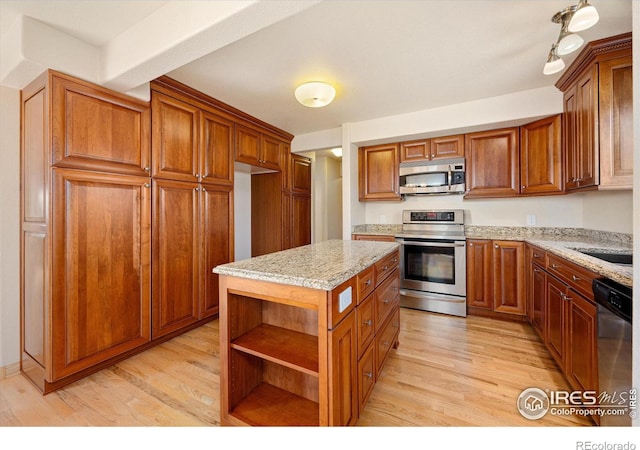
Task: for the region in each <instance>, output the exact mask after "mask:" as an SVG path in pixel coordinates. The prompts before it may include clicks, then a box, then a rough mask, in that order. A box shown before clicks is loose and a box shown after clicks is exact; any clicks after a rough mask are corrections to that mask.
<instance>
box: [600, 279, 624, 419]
mask: <svg viewBox="0 0 640 450" xmlns="http://www.w3.org/2000/svg"><path fill="white" fill-rule="evenodd" d="M593 296H594V298H595V301H596V303H597V306H598V384H599V395H603V393H605V394H606V395H607V396H613V395H616V394H617V395H619V394H620V393H629V391H630V390H631V388H632V387H631V317H632V290H631V288H629V287H627V286H623V285H621V284H619V283H616V282H615V281H612V280H609V279H595V280H593ZM628 412H629V411H627V413H626V414H624V415H608V414H606V413H605V414H604V415H603V416H601V417H600V425H602V426H631V417H629V414H628Z"/></svg>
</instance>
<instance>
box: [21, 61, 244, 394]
mask: <svg viewBox="0 0 640 450" xmlns="http://www.w3.org/2000/svg"><path fill="white" fill-rule="evenodd" d="M21 105H22V106H21V108H22V111H21V116H22V121H21V127H22V130H21V135H22V143H21V147H22V152H21V153H22V155H21V178H22V190H21V221H22V230H21V355H22V356H21V371H22V372H23V373H24V374H25V375H26V376H27V377H28V378H29V379H30V380H31V381H32V382H33V384H34V385H35V386H36V387H38V388H39V389H40V390H41V391H42V392H43V393H48V392H51V391H53V390H55V389H58V388H59V387H62V386H64V385H66V384H68V383H70V382H73V381H75V380H77V379H80V378H82V377H83V376H86V375H88V374H90V373H92V372H95V371H97V370H100V369H102V368H104V367H106V366H108V365H111V364H113V363H115V362H117V361H119V360H121V359H124V358H126V357H128V356H130V355H132V354H134V353H138V352H140V351H142V350H144V349H146V348H149V347H151V346H153V345H156V344H157V343H159V342H162V341H164V340H166V339H169V338H171V337H173V336H176V335H178V334H180V333H182V332H184V331H186V330H188V329H190V328H193V327H196V326H198V325H201V324H203V323H205V322H206V321H209V320H211V319H212V318H213V317H214V316H215V315H216V314H217V313H218V295H219V293H218V291H219V290H218V275H217V274H213V273H211V270H212V268H213V267H215V266H216V265H219V264H222V263H226V262H230V261H232V260H233V242H234V239H233V150H234V127H235V122H234V120H232V117H231V116H230V115H229V114H226V113H225V112H224V111H222V110H219V109H216V108H215V107H213V106H211V105H208V104H205V103H202V102H198V101H197V99H194V98H190V97H189V96H187V95H185V94H184V93H181V92H179V91H176V90H172V89H170V88H169V87H167V86H165V85H163V84H162V83H161V82H158V83H156V82H154V83H152V102H151V105H149V103H148V102H144V101H140V100H137V99H133V98H131V97H128V96H126V95H122V94H119V93H115V92H112V91H110V90H108V89H105V88H103V87H100V86H97V85H94V84H91V83H88V82H85V81H82V80H78V79H75V78H73V77H70V76H67V75H64V74H61V73H58V72H55V71H48V72H46V73H44V74H43V75H41V76H40V77H38V78H37V79H36V80H34V81H33V82H32V83H31V84H30V85H28V86H27V87H26V88H25V89H24V90H23V91H22V100H21Z"/></svg>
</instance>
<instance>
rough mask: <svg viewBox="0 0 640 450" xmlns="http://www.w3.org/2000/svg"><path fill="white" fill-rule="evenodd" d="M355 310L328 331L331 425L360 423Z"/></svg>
mask: <svg viewBox="0 0 640 450" xmlns="http://www.w3.org/2000/svg"><path fill="white" fill-rule="evenodd" d="M355 317H356V314H355V311H352V312H351V313H350V314H348V315H347V316H346V317H345V318H344V319H342V321H341V322H340V323H339V324H338V326H336V327H335V328H334V329H333V330H331V331H329V355H330V357H329V378H330V382H329V424H330V425H334V426H342V425H352V424H354V423H355V422H356V420H358V355H357V353H358V347H357V331H356V325H355Z"/></svg>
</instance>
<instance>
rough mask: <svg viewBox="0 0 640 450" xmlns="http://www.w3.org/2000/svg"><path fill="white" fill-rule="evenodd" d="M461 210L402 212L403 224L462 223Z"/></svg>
mask: <svg viewBox="0 0 640 450" xmlns="http://www.w3.org/2000/svg"><path fill="white" fill-rule="evenodd" d="M463 214H464V212H463V210H459V209H455V210H421V211H403V217H402V219H403V222H404V223H433V222H440V223H451V224H461V223H464V219H463V217H464V216H463Z"/></svg>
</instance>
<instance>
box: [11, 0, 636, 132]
mask: <svg viewBox="0 0 640 450" xmlns="http://www.w3.org/2000/svg"><path fill="white" fill-rule="evenodd" d="M576 2H577V0H561V1H558V0H517V1H514V0H491V1H486V0H423V1H339V0H324V1H321V2H318V3H317V4H312V5H311V6H309V7H307V8H306V9H304V10H302V11H301V12H298V13H297V14H295V15H293V16H290V17H288V18H285V19H283V20H280V21H278V22H276V23H274V24H272V25H269V26H266V28H263V29H260V30H259V31H256V32H253V33H252V34H249V35H247V36H245V37H243V38H240V39H237V40H235V41H234V42H231V43H230V44H228V45H225V46H223V47H222V48H219V49H217V50H216V51H214V52H212V53H210V54H207V55H205V56H203V57H200V58H199V59H195V60H193V61H192V62H190V63H187V64H186V65H182V66H181V67H177V68H175V69H174V70H171V71H169V73H168V75H169V76H171V77H173V78H175V79H177V80H179V81H182V82H184V83H186V84H189V85H191V86H193V87H194V88H196V89H199V90H201V91H203V92H205V93H208V94H210V95H211V96H213V97H215V98H217V99H219V100H221V101H224V102H226V103H229V104H231V105H233V106H234V107H236V108H239V109H241V110H243V111H246V112H247V113H249V114H252V115H254V116H256V117H258V118H260V119H262V120H264V121H266V122H269V123H272V124H274V125H276V126H278V127H280V128H282V129H284V130H286V131H289V132H291V133H293V134H303V133H308V132H313V131H318V130H323V129H329V128H334V127H338V126H340V124H342V123H349V122H358V121H362V120H367V119H372V118H377V117H385V116H390V115H396V114H400V113H407V112H413V111H419V110H424V109H430V108H433V107H437V106H442V105H447V104H455V103H462V102H467V101H472V100H477V99H481V98H487V97H493V96H497V95H502V94H508V93H512V92H518V91H523V90H528V89H534V88H539V87H544V86H551V85H553V84H554V83H555V81H556V80H557V79H558V77H559V75H560V74H557V75H553V76H545V75H543V74H542V67H543V65H544V63H545V60H546V57H547V54H548V52H549V49H550V47H551V44H552V43H553V42H555V40H556V39H557V36H558V33H559V30H560V26H559V25H557V24H554V23H552V22H551V17H552V16H553V15H554V14H555V13H556V12H558V11H559V10H561V9H563V8H564V7H566V6H569V5H571V4H573V3H576ZM167 3H171V2H163V1H134V0H131V1H80V0H76V1H0V26H1V27H2V29H3V30H5V29H6V27H7V26H9V24H11V23H12V22H13V20H15V17H16V16H17V15H19V14H24V15H27V16H30V17H33V18H35V19H38V20H40V21H43V22H45V23H47V24H49V25H51V26H53V27H55V28H57V29H59V30H61V31H64V32H65V33H68V34H70V35H72V36H75V37H77V38H80V39H82V40H85V41H87V42H89V43H90V44H92V45H94V46H97V47H101V46H105V45H106V44H107V43H109V41H111V40H112V39H114V38H115V37H116V36H118V35H121V34H122V33H123V32H125V31H126V30H127V29H129V28H130V27H132V26H134V25H135V24H136V23H138V22H140V21H141V20H143V19H144V18H145V17H146V16H148V15H150V14H153V13H154V12H156V11H157V10H158V9H160V8H162V7H163V6H165V5H166V4H167ZM246 3H251V2H246ZM279 3H282V2H272V5H273V8H276V7H278V4H279ZM591 3H592V4H593V5H594V6H596V7H597V9H598V11H599V13H600V22H598V24H596V25H595V27H593V28H592V29H589V30H586V31H584V32H581V35H582V36H583V37H584V39H585V41H590V40H594V39H599V38H602V37H606V36H610V35H614V34H619V33H623V32H627V31H631V28H632V23H631V0H591ZM130 45H131V46H132V47H133V46H136V42H131V43H130ZM575 56H576V54H573V55H569V57H565V61H566V62H567V63H570V61H572V60H573V58H575ZM151 78H153V77H151ZM151 78H149V79H151ZM312 80H322V81H328V82H331V83H333V84H334V85H335V86H336V88H337V96H336V99H335V101H334V102H333V103H332V104H331V105H329V106H328V107H326V108H321V109H313V108H306V107H303V106H301V105H299V104H298V103H297V102H296V100H295V98H294V96H293V91H294V89H295V87H296V86H297V85H298V84H299V83H302V82H305V81H312ZM147 81H148V80H147Z"/></svg>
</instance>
